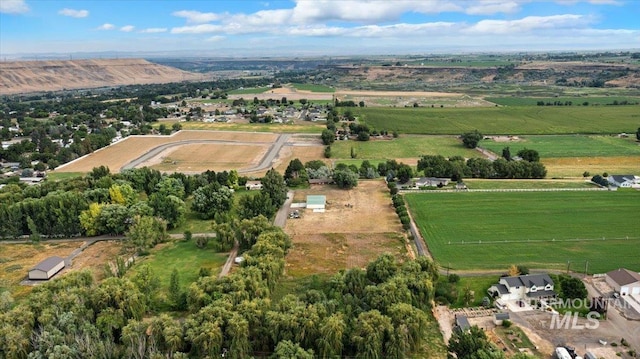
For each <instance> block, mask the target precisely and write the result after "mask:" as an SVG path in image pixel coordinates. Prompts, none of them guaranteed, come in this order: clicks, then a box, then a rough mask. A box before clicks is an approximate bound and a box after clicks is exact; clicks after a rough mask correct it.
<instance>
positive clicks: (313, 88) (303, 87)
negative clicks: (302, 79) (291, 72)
mask: <svg viewBox="0 0 640 359" xmlns="http://www.w3.org/2000/svg"><path fill="white" fill-rule="evenodd" d="M291 87H293V88H294V89H296V90H299V91H309V92H329V93H331V92H335V91H336V89H334V88H333V87H329V86H325V85H315V84H298V83H293V84H291Z"/></svg>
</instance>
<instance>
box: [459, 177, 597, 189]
mask: <svg viewBox="0 0 640 359" xmlns="http://www.w3.org/2000/svg"><path fill="white" fill-rule="evenodd" d="M589 179H591V177H589ZM589 179H585V180H554V179H532V180H526V179H525V180H513V179H505V180H502V179H491V180H485V179H477V178H469V179H467V178H465V180H464V183H465V184H466V185H467V188H469V189H546V188H597V187H598V186H597V185H595V184H593V183H591V181H589Z"/></svg>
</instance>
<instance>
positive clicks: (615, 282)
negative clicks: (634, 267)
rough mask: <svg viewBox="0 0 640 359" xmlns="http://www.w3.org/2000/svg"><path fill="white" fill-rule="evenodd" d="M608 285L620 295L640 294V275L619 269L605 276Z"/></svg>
mask: <svg viewBox="0 0 640 359" xmlns="http://www.w3.org/2000/svg"><path fill="white" fill-rule="evenodd" d="M605 279H606V281H607V283H608V284H609V285H610V286H611V287H612V288H613V290H615V291H616V292H618V293H620V295H628V294H633V295H636V294H640V274H638V273H636V272H632V271H630V270H628V269H624V268H619V269H615V270H612V271H611V272H608V273H607V274H606V275H605Z"/></svg>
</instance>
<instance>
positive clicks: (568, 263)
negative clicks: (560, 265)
mask: <svg viewBox="0 0 640 359" xmlns="http://www.w3.org/2000/svg"><path fill="white" fill-rule="evenodd" d="M570 266H571V261H567V274H569V267H570Z"/></svg>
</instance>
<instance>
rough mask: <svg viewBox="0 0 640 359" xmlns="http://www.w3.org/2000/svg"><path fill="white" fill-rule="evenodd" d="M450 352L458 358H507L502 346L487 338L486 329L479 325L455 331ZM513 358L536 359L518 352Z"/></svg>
mask: <svg viewBox="0 0 640 359" xmlns="http://www.w3.org/2000/svg"><path fill="white" fill-rule="evenodd" d="M447 349H448V350H449V353H450V354H453V355H455V358H458V359H505V358H506V355H505V354H504V352H503V351H502V350H500V348H498V347H497V346H496V345H495V344H493V343H491V341H490V340H489V339H488V338H487V334H486V333H485V332H484V330H482V329H480V328H478V326H475V325H474V326H473V327H471V328H470V329H469V330H468V331H464V332H461V331H454V332H453V335H452V336H451V339H449V346H448V347H447ZM511 358H512V359H534V358H535V357H534V356H532V355H529V354H526V353H516V354H515V355H513V356H511Z"/></svg>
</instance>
